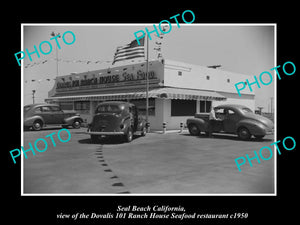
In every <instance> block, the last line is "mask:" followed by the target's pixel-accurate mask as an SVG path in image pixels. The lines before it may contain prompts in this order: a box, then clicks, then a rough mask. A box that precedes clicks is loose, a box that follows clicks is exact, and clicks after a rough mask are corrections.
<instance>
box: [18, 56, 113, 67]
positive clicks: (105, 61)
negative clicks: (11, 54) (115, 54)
mask: <svg viewBox="0 0 300 225" xmlns="http://www.w3.org/2000/svg"><path fill="white" fill-rule="evenodd" d="M51 61H58V62H64V63H84V64H101V63H111V62H112V61H109V60H96V61H93V60H69V59H58V60H57V59H55V58H52V59H45V60H40V61H37V62H33V63H28V64H26V65H25V66H24V67H25V68H29V67H33V66H37V65H40V64H45V63H48V62H51Z"/></svg>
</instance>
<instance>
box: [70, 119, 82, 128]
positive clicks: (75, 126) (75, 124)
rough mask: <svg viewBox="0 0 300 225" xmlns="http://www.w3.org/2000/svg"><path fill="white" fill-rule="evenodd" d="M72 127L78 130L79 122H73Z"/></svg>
mask: <svg viewBox="0 0 300 225" xmlns="http://www.w3.org/2000/svg"><path fill="white" fill-rule="evenodd" d="M72 127H73V128H75V129H79V128H80V127H81V122H80V120H74V122H73V124H72Z"/></svg>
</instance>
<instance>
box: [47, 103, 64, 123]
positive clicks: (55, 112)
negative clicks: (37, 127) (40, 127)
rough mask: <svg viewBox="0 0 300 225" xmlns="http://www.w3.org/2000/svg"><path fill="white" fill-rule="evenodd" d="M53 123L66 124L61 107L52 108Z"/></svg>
mask: <svg viewBox="0 0 300 225" xmlns="http://www.w3.org/2000/svg"><path fill="white" fill-rule="evenodd" d="M50 108H51V113H52V114H51V123H52V124H63V123H64V112H63V111H62V110H61V108H60V107H59V106H51V107H50Z"/></svg>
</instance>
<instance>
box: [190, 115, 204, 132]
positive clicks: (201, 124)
mask: <svg viewBox="0 0 300 225" xmlns="http://www.w3.org/2000/svg"><path fill="white" fill-rule="evenodd" d="M190 124H195V125H196V126H198V128H199V129H200V130H201V131H205V130H206V129H207V122H206V121H205V120H204V119H201V118H189V119H187V121H186V125H187V127H189V125H190Z"/></svg>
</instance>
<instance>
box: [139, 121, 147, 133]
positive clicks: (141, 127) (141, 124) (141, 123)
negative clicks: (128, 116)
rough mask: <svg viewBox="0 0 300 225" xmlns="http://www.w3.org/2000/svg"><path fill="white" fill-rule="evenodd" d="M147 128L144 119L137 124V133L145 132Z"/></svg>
mask: <svg viewBox="0 0 300 225" xmlns="http://www.w3.org/2000/svg"><path fill="white" fill-rule="evenodd" d="M145 126H146V120H144V119H141V120H139V121H138V124H137V131H141V130H143V128H144V127H145Z"/></svg>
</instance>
